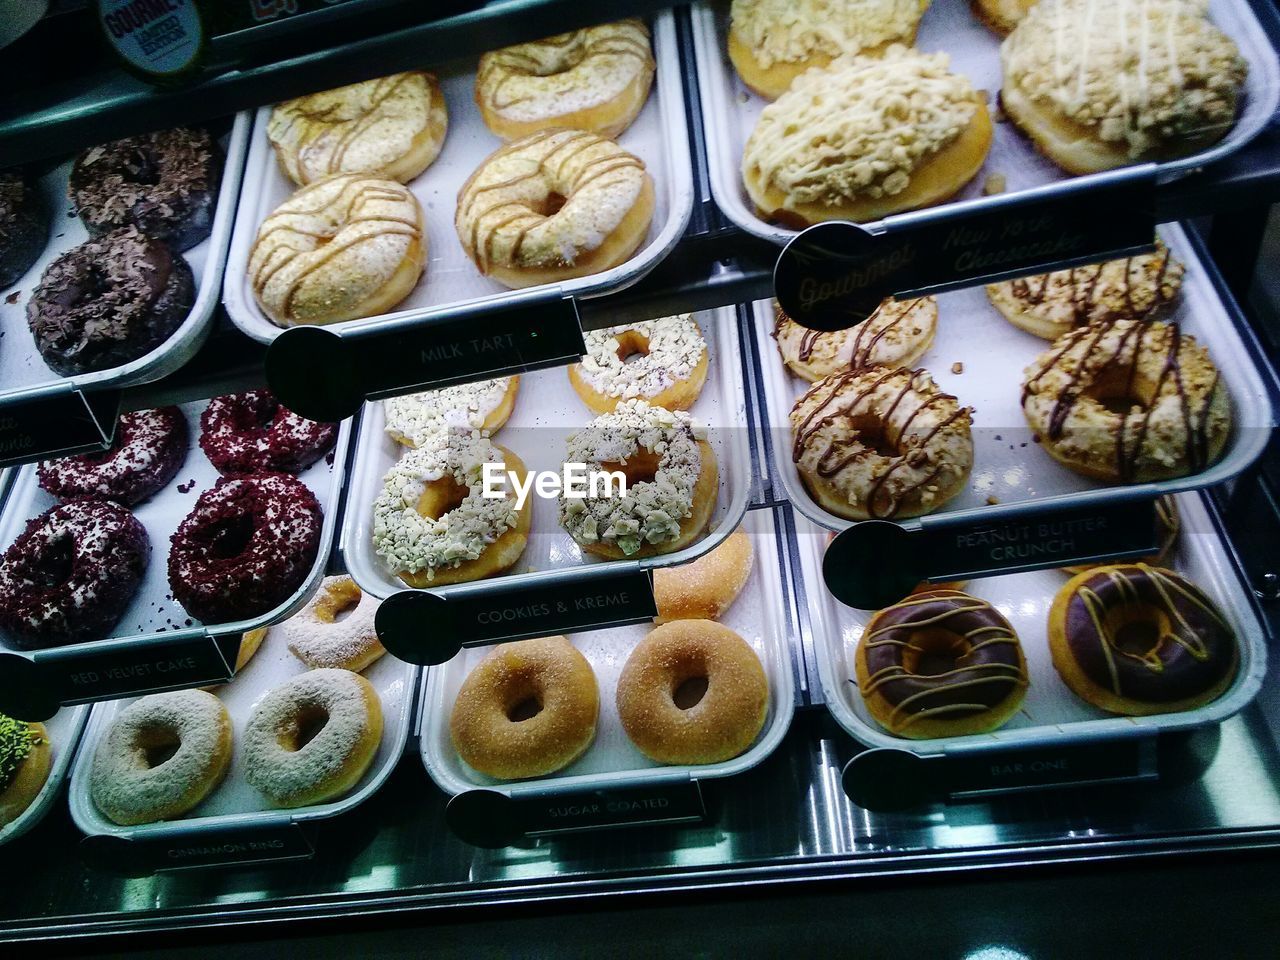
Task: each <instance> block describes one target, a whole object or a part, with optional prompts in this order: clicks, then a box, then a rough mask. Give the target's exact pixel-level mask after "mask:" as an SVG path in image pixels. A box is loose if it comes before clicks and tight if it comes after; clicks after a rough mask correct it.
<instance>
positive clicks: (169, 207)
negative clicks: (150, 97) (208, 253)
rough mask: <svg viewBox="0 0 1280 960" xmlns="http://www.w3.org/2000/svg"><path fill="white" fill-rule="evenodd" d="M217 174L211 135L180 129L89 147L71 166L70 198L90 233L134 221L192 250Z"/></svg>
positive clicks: (207, 223) (204, 231)
mask: <svg viewBox="0 0 1280 960" xmlns="http://www.w3.org/2000/svg"><path fill="white" fill-rule="evenodd" d="M221 179H222V153H221V151H220V150H219V149H218V146H217V144H215V143H214V142H213V138H212V137H210V136H209V134H208V132H207V131H205V130H199V129H189V128H187V127H177V128H176V129H173V130H157V131H154V132H153V133H144V134H140V135H139V136H136V137H125V138H124V139H123V140H115V141H113V142H111V143H105V144H102V145H101V146H97V147H90V148H89V149H88V150H86V151H85V152H84V153H82V154H80V156H78V157H76V161H75V164H74V165H73V166H72V167H71V184H70V192H71V201H72V202H73V203H74V204H75V205H76V209H77V210H78V211H79V212H80V219H81V220H83V221H84V225H85V228H86V229H88V231H89V234H90V235H91V236H95V237H96V236H100V235H101V234H104V233H108V232H110V231H112V230H116V229H118V228H119V227H124V226H129V225H133V226H136V227H137V228H138V229H139V230H141V231H142V232H143V233H145V234H147V235H148V236H150V237H153V238H154V239H156V240H166V241H168V242H169V243H171V244H172V245H173V248H174V249H175V250H179V251H181V250H189V249H190V248H191V247H194V246H195V245H196V244H197V243H199V242H200V241H201V240H203V239H204V238H205V237H207V236H209V231H210V229H211V228H212V225H213V210H214V207H215V205H216V203H217V199H218V184H219V181H220V180H221Z"/></svg>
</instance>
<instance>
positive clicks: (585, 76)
mask: <svg viewBox="0 0 1280 960" xmlns="http://www.w3.org/2000/svg"><path fill="white" fill-rule="evenodd" d="M653 71H654V63H653V54H652V53H650V51H649V28H648V27H647V26H646V25H645V23H644V21H642V20H636V19H630V20H620V21H618V22H617V23H602V24H600V25H599V26H595V27H584V28H583V29H581V30H573V31H571V32H569V33H561V34H557V35H556V36H554V37H547V38H546V39H545V40H534V41H533V42H531V43H519V44H516V45H515V46H513V47H505V48H503V49H502V50H494V51H492V52H490V53H486V54H485V55H484V56H482V57H481V58H480V67H479V69H478V70H477V71H476V105H477V106H478V107H479V108H480V116H481V117H482V118H483V119H484V122H485V126H487V127H488V128H489V129H490V130H492V131H493V132H494V133H496V134H497V135H498V136H500V137H502V139H504V140H518V139H519V138H520V137H527V136H528V135H529V134H531V133H537V132H538V131H539V130H544V129H547V128H548V127H562V128H566V129H570V130H590V131H591V132H592V133H598V134H600V136H602V137H609V138H615V137H617V136H618V135H619V134H621V133H622V131H623V130H625V129H627V127H629V126H631V123H632V121H634V120H635V118H636V116H637V115H638V114H639V113H640V108H641V107H643V106H644V102H645V100H646V99H647V98H648V96H649V86H650V85H651V84H652V83H653Z"/></svg>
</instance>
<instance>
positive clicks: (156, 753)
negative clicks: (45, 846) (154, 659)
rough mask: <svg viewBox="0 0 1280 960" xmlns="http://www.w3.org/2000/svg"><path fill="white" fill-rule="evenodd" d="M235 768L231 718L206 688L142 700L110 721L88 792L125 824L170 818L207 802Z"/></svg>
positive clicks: (106, 812) (110, 816)
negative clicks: (224, 778) (232, 761)
mask: <svg viewBox="0 0 1280 960" xmlns="http://www.w3.org/2000/svg"><path fill="white" fill-rule="evenodd" d="M230 765H231V718H230V716H228V715H227V708H226V707H224V706H223V705H222V701H221V700H219V699H218V698H217V697H215V696H214V695H213V694H211V693H206V692H205V691H203V690H175V691H173V692H172V693H156V694H152V695H151V696H149V697H142V698H141V699H138V700H135V701H134V702H133V703H131V704H129V706H127V707H125V708H124V709H123V710H121V711H120V712H119V713H118V714H116V717H115V719H114V720H113V721H112V722H111V727H110V728H109V729H108V730H107V735H106V736H105V737H103V738H102V740H101V742H100V743H99V745H98V752H97V753H95V754H94V757H93V770H92V772H91V774H90V781H89V790H90V792H91V794H92V795H93V802H94V803H95V804H97V807H98V809H99V810H100V811H102V813H103V815H104V816H106V817H107V818H108V819H110V820H113V821H115V822H116V823H118V824H121V825H122V826H130V825H133V824H138V823H154V822H156V821H157V820H173V819H175V818H177V817H180V816H182V815H183V814H184V813H186V812H187V811H188V810H190V809H192V808H193V807H195V806H196V805H197V804H199V803H200V802H201V801H203V800H204V799H205V798H206V797H207V796H209V794H210V793H212V792H213V790H214V788H215V787H217V786H218V784H219V783H221V782H222V778H223V777H224V776H226V773H227V768H228V767H230Z"/></svg>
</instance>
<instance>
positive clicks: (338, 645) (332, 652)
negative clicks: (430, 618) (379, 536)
mask: <svg viewBox="0 0 1280 960" xmlns="http://www.w3.org/2000/svg"><path fill="white" fill-rule="evenodd" d="M377 610H378V601H377V599H376V598H374V597H371V596H369V595H368V594H366V593H364V592H363V591H362V590H361V589H360V588H359V587H358V586H356V582H355V581H354V580H352V579H351V578H350V577H325V578H324V582H323V583H322V584H321V585H320V591H319V592H318V593H317V594H316V595H315V596H314V597H312V598H311V600H310V601H309V602H308V603H307V605H306V606H305V607H303V608H302V609H301V610H300V611H298V612H297V613H295V614H294V615H293V616H292V617H290V618H289V619H288V620H286V621H284V623H281V624H280V625H279V626H276V627H273V628H272V629H273V630H279V631H280V634H281V636H282V637H283V638H284V641H285V643H286V644H287V645H288V647H289V652H290V653H292V654H293V655H294V656H295V657H297V658H298V659H299V660H301V661H302V662H303V663H304V664H306V665H307V666H308V667H310V668H311V669H313V670H316V669H337V670H350V671H352V672H353V673H360V672H361V671H362V670H364V669H365V667H367V666H369V665H370V664H371V663H373V662H375V661H376V660H377V659H378V658H379V657H381V656H382V655H383V654H384V653H386V652H387V651H386V650H385V649H384V648H383V646H382V643H381V642H380V641H379V640H378V633H377V631H376V630H374V628H373V616H374V614H375V613H377Z"/></svg>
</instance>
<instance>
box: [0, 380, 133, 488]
mask: <svg viewBox="0 0 1280 960" xmlns="http://www.w3.org/2000/svg"><path fill="white" fill-rule="evenodd" d="M120 398H121V394H120V391H119V390H97V391H89V392H86V391H82V390H77V389H75V388H74V387H73V386H72V385H71V384H69V383H60V384H57V385H56V386H55V388H54V389H51V390H43V389H42V390H39V391H36V392H33V393H31V394H29V395H24V394H16V393H15V394H10V395H8V396H0V467H8V466H17V465H19V464H23V463H33V462H35V461H37V460H47V459H49V458H51V457H66V456H71V455H72V454H76V453H87V452H89V451H91V450H105V449H106V448H107V447H108V446H110V445H111V439H112V437H114V436H115V429H116V418H117V416H118V414H119V411H120Z"/></svg>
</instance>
